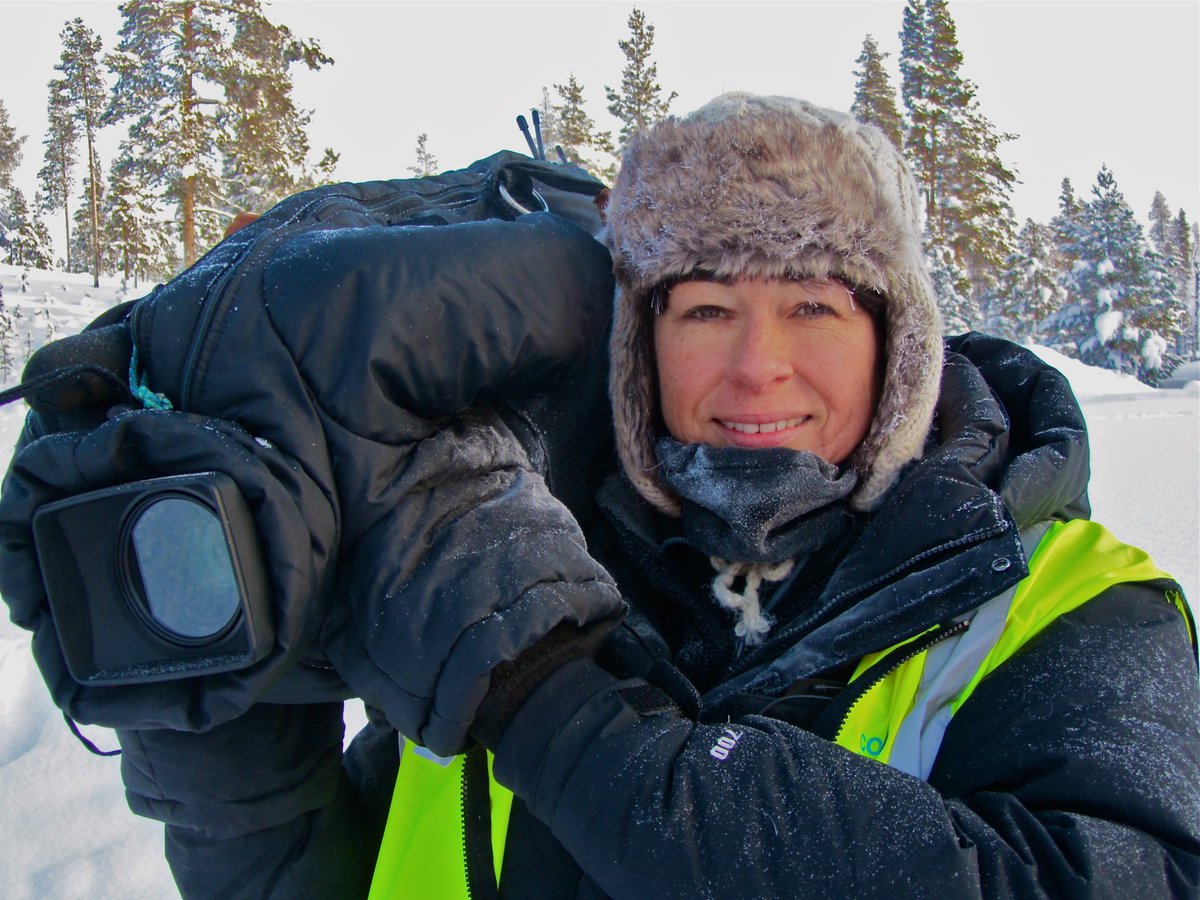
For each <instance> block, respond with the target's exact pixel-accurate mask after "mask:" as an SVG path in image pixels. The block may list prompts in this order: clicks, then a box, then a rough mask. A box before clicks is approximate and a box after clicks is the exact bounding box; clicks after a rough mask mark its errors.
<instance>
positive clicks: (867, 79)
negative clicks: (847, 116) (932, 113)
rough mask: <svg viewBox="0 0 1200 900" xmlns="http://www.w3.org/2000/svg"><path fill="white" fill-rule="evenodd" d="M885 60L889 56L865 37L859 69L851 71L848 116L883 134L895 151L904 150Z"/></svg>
mask: <svg viewBox="0 0 1200 900" xmlns="http://www.w3.org/2000/svg"><path fill="white" fill-rule="evenodd" d="M887 57H888V54H887V53H883V52H881V51H880V49H879V45H878V44H876V43H875V39H874V38H873V37H871V35H869V34H868V35H867V36H866V38H865V39H864V40H863V49H862V53H860V54H859V55H858V59H857V60H856V62H857V63H858V66H859V67H858V68H857V69H855V70H854V79H855V82H854V102H853V103H852V104H851V105H850V112H851V113H852V114H853V115H854V118H856V119H858V121H860V122H866V123H867V124H868V125H874V126H875V127H876V128H878V129H879V130H880V131H882V132H883V133H884V134H885V135H887V137H888V140H890V141H891V142H892V143H893V144H895V145H896V147H897V148H903V147H904V121H903V120H902V119H901V118H900V110H899V109H897V107H896V92H895V91H894V90H893V89H892V83H891V81H890V80H889V79H888V74H887V70H886V69H885V68H884V67H883V61H884V60H885V59H887Z"/></svg>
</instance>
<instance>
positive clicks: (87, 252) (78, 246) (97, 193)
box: [67, 172, 112, 286]
mask: <svg viewBox="0 0 1200 900" xmlns="http://www.w3.org/2000/svg"><path fill="white" fill-rule="evenodd" d="M81 188H82V190H81V192H80V196H82V197H92V196H94V197H95V198H96V202H97V203H98V204H100V205H101V206H103V205H104V199H105V198H104V178H103V174H102V173H100V172H96V173H95V174H94V175H88V174H86V173H85V174H84V176H83V181H82V184H81ZM93 188H94V190H93ZM73 218H74V219H75V228H74V230H73V231H72V233H71V246H70V247H69V248H68V250H67V253H68V255H69V256H70V257H71V259H72V260H73V264H74V266H75V269H74V271H76V272H91V273H92V284H93V285H97V286H98V285H99V283H100V276H101V275H107V274H109V273H110V272H111V271H112V265H111V260H109V259H108V258H107V257H106V256H104V255H102V256H101V258H100V260H99V263H100V267H99V268H97V267H96V264H95V262H91V260H92V253H93V251H94V249H95V247H96V246H97V244H99V243H100V242H101V239H102V236H100V235H96V234H93V233H92V229H93V228H94V227H95V225H94V222H98V223H100V225H101V227H104V225H105V223H104V222H103V221H102V220H101V218H100V217H99V215H97V216H96V218H95V219H93V218H92V211H91V205H90V204H88V203H85V204H84V205H82V206H80V207H79V208H78V209H76V210H75V214H74V217H73Z"/></svg>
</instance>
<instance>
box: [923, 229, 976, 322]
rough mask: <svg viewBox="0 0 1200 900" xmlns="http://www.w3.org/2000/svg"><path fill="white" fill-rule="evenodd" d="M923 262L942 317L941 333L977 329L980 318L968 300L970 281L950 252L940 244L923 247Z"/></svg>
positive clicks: (971, 301) (950, 250)
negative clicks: (924, 261)
mask: <svg viewBox="0 0 1200 900" xmlns="http://www.w3.org/2000/svg"><path fill="white" fill-rule="evenodd" d="M925 259H926V261H927V263H928V265H929V277H930V278H931V279H932V281H933V295H934V297H935V298H936V299H937V305H938V309H939V310H940V311H941V313H942V331H943V333H945V334H961V333H963V332H964V331H973V330H975V329H977V328H979V326H980V323H981V322H982V319H983V316H982V315H981V313H980V310H979V305H978V304H977V303H976V301H975V300H974V298H972V296H971V279H970V277H969V276H968V274H967V272H966V270H964V269H963V268H962V266H960V265H959V264H958V262H957V260H955V258H954V249H953V248H952V247H948V246H946V245H944V244H937V243H932V244H927V245H926V247H925Z"/></svg>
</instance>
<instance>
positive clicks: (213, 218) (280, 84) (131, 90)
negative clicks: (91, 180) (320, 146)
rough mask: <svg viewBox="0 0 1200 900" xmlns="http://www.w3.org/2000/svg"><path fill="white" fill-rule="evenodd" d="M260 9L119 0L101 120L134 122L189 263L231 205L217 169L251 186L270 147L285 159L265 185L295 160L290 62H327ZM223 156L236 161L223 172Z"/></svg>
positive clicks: (216, 2)
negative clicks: (173, 205)
mask: <svg viewBox="0 0 1200 900" xmlns="http://www.w3.org/2000/svg"><path fill="white" fill-rule="evenodd" d="M261 7H262V4H261V3H260V2H259V0H185V2H173V3H164V2H161V0H127V2H125V3H123V4H122V5H121V14H122V16H123V17H124V22H123V24H122V26H121V31H120V37H121V39H120V43H119V44H118V46H117V49H116V51H115V52H114V53H113V54H111V55H110V57H109V65H110V66H111V67H112V69H113V71H114V72H115V73H116V75H117V83H116V85H115V87H114V89H113V98H112V102H111V103H110V105H109V108H108V111H107V112H106V121H113V122H115V121H121V120H125V119H132V120H133V121H132V123H131V125H130V129H129V135H130V140H131V143H132V145H133V146H134V147H135V148H136V153H137V154H138V155H140V156H142V157H144V158H146V159H147V160H148V161H150V165H148V166H147V169H146V175H147V177H148V179H149V183H150V184H151V185H153V186H154V187H155V188H156V189H158V190H161V191H162V192H163V193H164V194H165V195H166V196H167V197H170V198H171V199H172V200H174V201H175V202H177V203H178V204H179V220H180V223H181V225H180V229H181V237H182V240H183V248H184V260H185V262H186V263H187V264H189V265H190V264H191V263H192V262H194V261H195V259H196V257H197V255H198V248H199V246H201V245H202V244H204V243H212V242H215V241H216V240H217V239H219V237H220V236H221V233H222V232H223V230H224V222H225V220H226V219H227V218H228V210H229V208H230V205H231V204H230V200H229V193H230V192H229V191H228V190H227V185H226V184H225V183H224V182H223V181H222V178H221V173H222V170H223V169H224V170H225V171H226V172H227V173H232V174H234V175H236V176H237V177H239V179H241V182H240V183H241V189H242V190H244V191H246V192H248V191H249V190H250V187H249V186H246V182H245V179H244V178H243V176H245V177H249V176H251V175H253V177H255V178H257V177H259V174H260V173H259V170H258V168H257V166H259V165H260V164H263V165H265V162H264V161H266V160H267V159H268V157H269V156H270V155H271V154H272V153H274V152H279V153H281V154H282V158H281V160H280V161H279V166H278V167H275V168H268V173H269V174H268V175H266V176H264V177H265V179H266V183H268V184H277V183H278V182H277V179H278V178H279V177H281V176H280V172H281V171H282V170H283V169H287V167H289V166H291V165H292V161H293V160H294V159H295V153H294V150H295V147H296V142H297V141H303V137H302V131H303V124H300V125H298V126H297V125H296V122H297V121H299V120H303V119H304V117H305V116H306V115H307V114H303V113H298V112H296V110H295V107H294V105H293V104H292V102H291V99H290V81H289V80H288V75H287V71H288V69H289V67H290V66H291V65H292V64H293V63H295V62H298V61H302V62H304V63H305V64H306V65H310V66H312V67H314V68H315V67H317V66H319V65H323V64H325V63H326V62H328V61H329V60H328V58H327V57H325V56H323V55H322V54H321V52H320V50H319V48H318V47H317V45H316V44H313V43H305V42H300V41H296V40H294V39H293V38H291V36H290V34H289V33H288V32H287V31H286V29H282V30H276V31H271V30H270V29H271V28H274V26H270V25H269V23H267V21H266V19H265V18H264V17H263V16H262V12H261ZM235 44H236V50H235ZM263 54H265V56H264V55H263ZM285 89H286V90H285ZM202 90H204V93H201V91H202ZM293 113H294V114H295V118H293V119H291V120H290V121H285V120H289V117H290V116H292V114H293ZM304 146H305V148H307V144H306V143H305V144H304ZM279 148H284V149H282V150H280V149H279ZM227 156H228V157H232V158H233V159H234V160H235V162H234V163H232V164H231V165H230V167H228V168H226V167H224V166H223V160H224V158H225V157H227ZM237 160H247V162H245V163H244V164H240V163H238V162H237ZM289 172H290V170H289ZM271 189H272V190H274V189H275V188H271Z"/></svg>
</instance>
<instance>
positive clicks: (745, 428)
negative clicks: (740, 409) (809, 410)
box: [721, 416, 808, 434]
mask: <svg viewBox="0 0 1200 900" xmlns="http://www.w3.org/2000/svg"><path fill="white" fill-rule="evenodd" d="M807 418H808V416H801V417H800V418H798V419H782V420H780V421H778V422H763V423H762V424H760V425H753V424H750V423H749V422H726V421H724V420H722V421H721V424H722V425H724V426H725V427H726V428H728V429H730V430H731V431H740V432H742V434H771V433H773V432H776V431H783V429H785V428H795V427H796V426H797V425H799V424H800V423H801V422H803V421H804V420H805V419H807Z"/></svg>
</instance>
